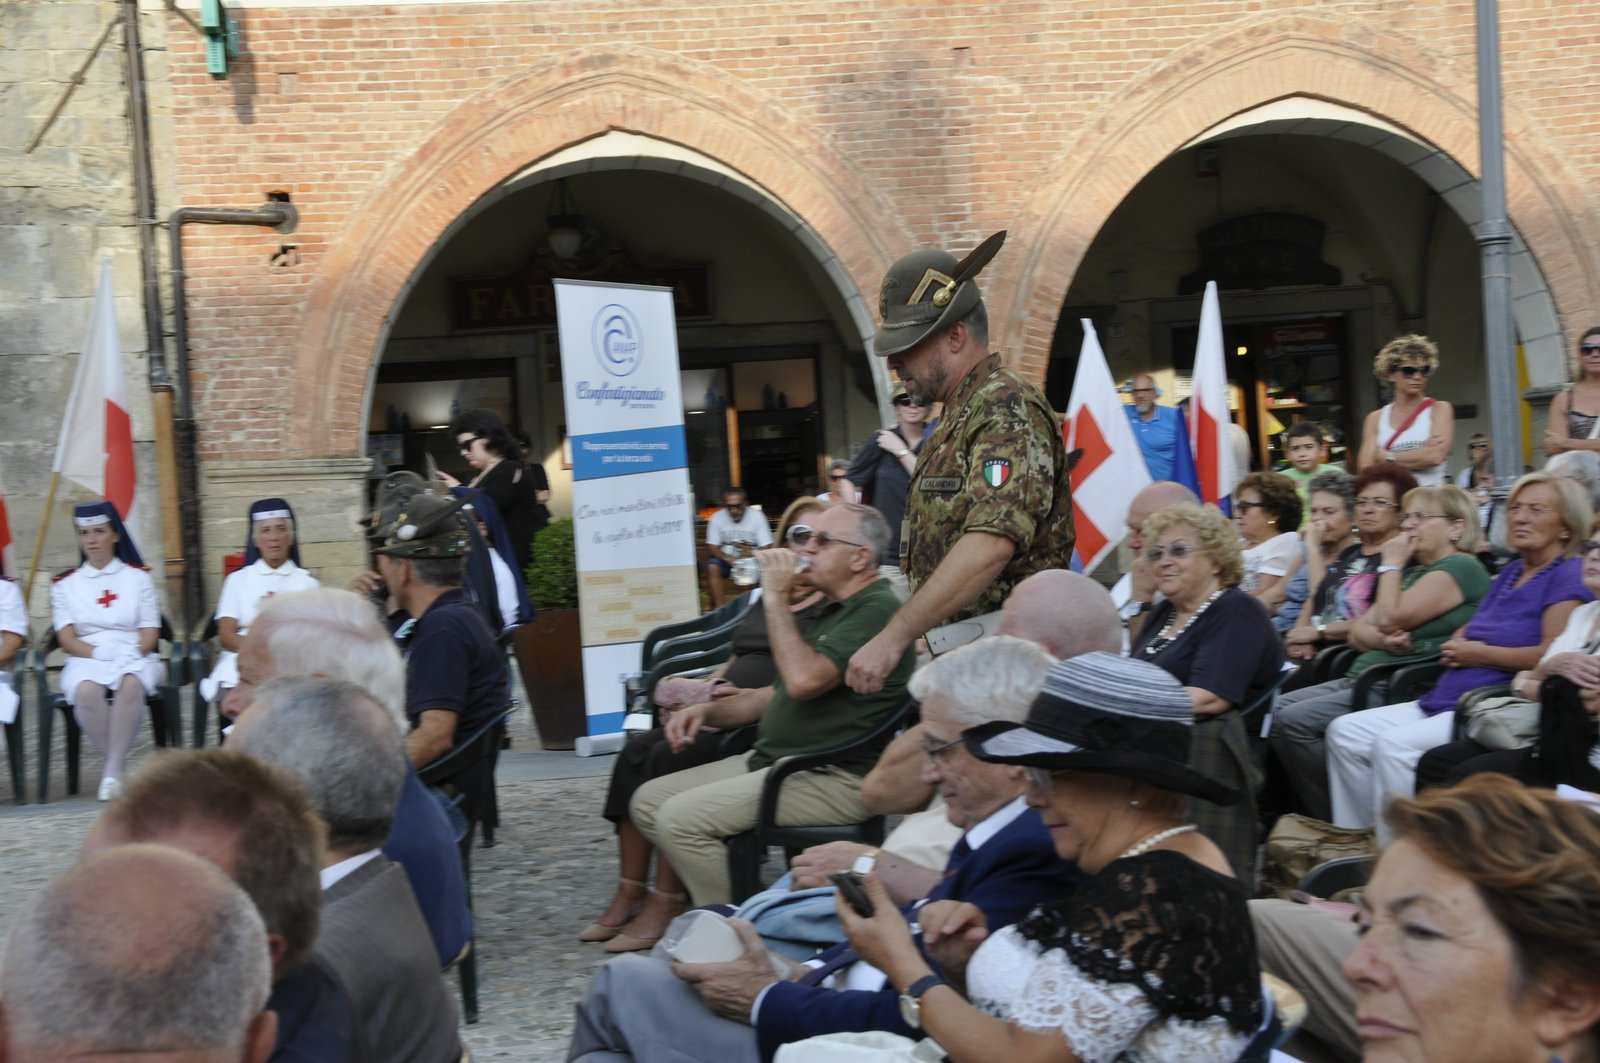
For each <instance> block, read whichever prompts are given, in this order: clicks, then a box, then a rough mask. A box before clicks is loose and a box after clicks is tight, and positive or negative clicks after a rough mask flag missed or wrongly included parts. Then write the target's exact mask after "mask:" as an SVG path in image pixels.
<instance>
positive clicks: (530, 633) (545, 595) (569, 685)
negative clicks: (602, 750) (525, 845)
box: [512, 519, 588, 749]
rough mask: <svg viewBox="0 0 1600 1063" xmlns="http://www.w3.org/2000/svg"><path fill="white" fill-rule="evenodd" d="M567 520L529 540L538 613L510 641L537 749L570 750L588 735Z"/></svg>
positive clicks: (572, 552) (572, 546) (572, 551)
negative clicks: (537, 745) (527, 705)
mask: <svg viewBox="0 0 1600 1063" xmlns="http://www.w3.org/2000/svg"><path fill="white" fill-rule="evenodd" d="M572 536H573V525H572V521H571V520H570V519H564V520H556V521H551V522H550V523H549V525H547V526H546V527H545V528H543V529H542V530H540V532H539V533H538V534H537V535H535V536H534V537H533V550H532V555H533V556H532V559H531V560H530V561H529V563H528V568H527V572H526V573H525V575H526V577H527V580H528V597H530V598H532V599H533V604H534V606H535V608H536V609H537V610H538V615H537V616H535V617H534V618H533V622H532V623H528V624H523V625H522V626H521V627H519V628H517V629H516V631H515V632H514V634H513V636H512V646H513V648H514V650H515V652H516V655H517V667H518V668H519V669H520V670H521V672H522V685H523V687H524V688H526V689H527V692H528V704H529V707H530V708H531V709H532V710H533V722H534V725H535V726H536V727H537V728H538V729H539V744H540V745H542V746H543V747H544V748H545V749H571V748H572V747H573V745H574V744H575V743H576V742H577V740H578V738H579V737H580V736H581V735H584V734H586V733H588V721H587V718H586V715H585V711H584V694H583V638H582V633H581V631H580V629H579V626H578V557H577V547H576V546H575V544H574V543H573V538H572Z"/></svg>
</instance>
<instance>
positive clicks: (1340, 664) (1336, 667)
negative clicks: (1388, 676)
mask: <svg viewBox="0 0 1600 1063" xmlns="http://www.w3.org/2000/svg"><path fill="white" fill-rule="evenodd" d="M1359 656H1361V651H1360V650H1358V649H1356V648H1355V647H1354V646H1345V645H1342V644H1341V645H1338V646H1329V647H1327V648H1326V649H1323V650H1320V651H1318V653H1317V655H1316V656H1315V657H1313V658H1312V659H1311V664H1310V668H1311V684H1312V685H1315V684H1317V683H1326V682H1327V681H1328V680H1330V679H1338V678H1340V677H1341V676H1343V675H1344V674H1345V673H1346V672H1348V671H1349V670H1350V666H1351V665H1352V664H1354V663H1355V659H1356V658H1357V657H1359Z"/></svg>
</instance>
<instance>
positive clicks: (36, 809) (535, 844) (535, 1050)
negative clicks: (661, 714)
mask: <svg viewBox="0 0 1600 1063" xmlns="http://www.w3.org/2000/svg"><path fill="white" fill-rule="evenodd" d="M524 704H525V702H524ZM32 709H33V706H32V704H31V699H30V703H29V704H28V705H27V711H28V712H29V713H30V715H31V713H32ZM514 721H515V722H514V724H513V727H512V738H513V745H512V748H511V749H510V750H508V751H506V752H505V753H504V754H502V758H501V762H500V771H499V794H500V808H501V819H502V826H501V828H500V830H499V831H498V832H497V834H496V840H497V842H498V844H496V845H495V847H494V848H492V849H483V848H479V849H477V850H475V851H474V853H473V864H472V870H473V890H474V895H475V899H476V905H477V917H478V948H479V959H478V980H479V999H480V1010H481V1019H480V1021H479V1022H478V1024H477V1025H475V1026H467V1027H463V1028H462V1036H463V1039H464V1040H465V1041H466V1043H467V1045H468V1046H469V1047H470V1048H471V1049H472V1055H473V1058H474V1059H475V1060H515V1061H519V1063H544V1061H547V1060H548V1061H559V1060H562V1059H565V1057H566V1044H567V1038H568V1035H569V1031H570V1030H571V1027H572V1003H573V1001H574V1000H576V999H577V997H578V995H579V993H580V992H581V991H582V989H583V987H584V985H585V984H586V983H587V982H588V980H589V977H590V975H591V974H592V973H593V972H594V969H595V968H596V967H598V966H599V964H600V962H601V960H602V958H604V957H605V953H603V952H602V951H601V950H600V946H598V945H584V944H581V943H580V942H579V941H578V932H579V931H580V930H581V929H583V927H584V926H586V925H587V924H588V923H589V921H590V920H592V919H593V918H594V917H595V916H596V915H597V914H599V912H600V909H601V907H602V906H603V905H604V904H605V902H606V900H607V899H608V898H609V897H610V894H611V890H612V888H613V886H614V884H615V878H614V876H615V871H616V847H615V843H614V842H613V841H612V833H611V825H610V824H609V823H607V822H606V821H605V820H604V819H602V818H601V817H600V815H599V808H600V802H601V798H602V796H603V794H604V791H605V785H606V781H607V779H608V777H609V776H610V772H611V764H612V762H613V760H614V758H613V757H593V758H587V759H585V758H581V757H577V756H574V755H573V754H571V753H544V752H539V751H538V749H539V746H538V743H537V740H536V737H535V735H534V731H533V726H532V723H531V722H530V719H529V714H528V712H527V711H526V710H523V711H521V712H519V713H518V714H517V715H516V716H515V717H514ZM29 722H30V723H31V719H30V721H29ZM30 730H31V728H30ZM60 743H61V738H60V728H59V727H58V728H57V729H56V742H55V744H56V746H57V755H56V766H55V768H54V769H53V774H52V778H51V791H52V795H53V800H52V803H50V804H47V805H38V804H29V805H27V806H24V807H21V808H17V807H14V806H13V805H12V804H11V803H10V790H9V778H8V779H6V780H5V782H6V785H5V787H4V788H3V789H0V793H3V794H4V797H3V798H0V867H3V868H4V869H5V872H4V874H3V875H0V934H4V932H5V931H6V929H7V928H8V927H9V925H10V917H11V914H12V913H13V912H15V911H16V909H17V907H18V906H19V905H20V904H21V903H22V901H23V900H24V899H25V898H27V897H28V896H30V895H31V894H32V893H33V892H34V891H35V890H37V889H38V888H39V887H40V886H42V885H43V884H44V883H45V882H47V881H48V880H49V879H50V878H51V877H53V876H55V875H57V874H59V873H60V872H62V871H64V870H65V869H66V868H67V867H68V866H70V865H71V863H72V862H73V860H74V859H76V856H77V851H78V847H79V845H80V844H81V843H82V840H83V837H84V835H85V834H86V833H87V832H88V829H89V826H90V824H91V823H93V821H94V819H95V817H96V816H97V815H98V814H99V810H100V805H99V803H98V802H96V801H95V800H94V788H95V785H96V784H97V783H98V781H99V777H100V776H99V773H100V764H101V760H100V757H99V755H98V754H97V753H94V752H93V751H92V750H90V749H88V748H86V749H85V752H84V761H83V778H84V789H85V790H86V791H87V795H79V796H77V797H74V798H67V797H66V793H65V782H64V774H65V773H64V772H63V771H62V770H61V756H60V752H59V750H60ZM142 744H143V745H144V746H145V747H148V728H146V729H145V734H144V738H143V743H142ZM85 745H86V747H87V743H85ZM28 750H29V754H30V757H29V760H30V763H29V765H28V771H29V776H30V782H33V781H34V779H33V776H32V773H33V771H34V763H33V753H34V747H33V740H32V736H31V735H30V736H29V740H28ZM149 755H151V754H150V751H149V750H148V748H144V749H142V750H141V751H138V752H136V753H135V761H134V763H135V764H136V765H137V763H138V761H139V760H141V759H143V758H145V757H148V756H149ZM0 770H3V769H0ZM32 798H33V794H32V792H31V788H30V793H29V799H30V801H31V800H32ZM450 981H451V990H452V993H453V994H455V995H456V998H457V1000H458V1001H459V999H460V998H459V994H458V993H457V983H456V980H455V977H454V976H453V975H452V976H451V979H450Z"/></svg>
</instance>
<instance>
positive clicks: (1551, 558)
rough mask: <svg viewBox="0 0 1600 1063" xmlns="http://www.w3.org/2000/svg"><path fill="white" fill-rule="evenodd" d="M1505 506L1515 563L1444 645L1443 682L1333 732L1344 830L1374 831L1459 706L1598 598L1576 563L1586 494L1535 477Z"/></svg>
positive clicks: (1446, 736)
mask: <svg viewBox="0 0 1600 1063" xmlns="http://www.w3.org/2000/svg"><path fill="white" fill-rule="evenodd" d="M1507 503H1508V504H1507V506H1506V515H1507V518H1508V521H1509V529H1510V539H1511V545H1512V547H1514V548H1515V549H1516V551H1517V558H1516V560H1514V561H1512V562H1511V563H1510V564H1508V565H1507V566H1506V567H1505V568H1504V569H1503V570H1502V571H1501V573H1500V574H1499V575H1498V576H1496V577H1495V579H1494V582H1493V583H1492V584H1490V586H1489V591H1488V593H1487V594H1485V595H1484V598H1483V601H1482V602H1480V603H1479V605H1478V611H1477V613H1475V614H1474V615H1473V618H1472V619H1471V620H1470V621H1468V622H1467V624H1466V625H1465V626H1464V627H1462V628H1461V630H1459V631H1457V632H1456V634H1455V636H1454V637H1452V638H1451V639H1450V640H1449V641H1448V642H1446V643H1445V644H1444V646H1443V649H1442V653H1443V658H1444V664H1445V668H1446V671H1445V673H1444V676H1443V677H1442V678H1441V679H1440V680H1439V682H1438V683H1437V684H1436V685H1435V686H1434V688H1433V689H1432V690H1430V691H1428V692H1427V693H1426V694H1424V695H1423V696H1422V697H1421V698H1419V699H1418V700H1416V701H1407V702H1402V703H1400V704H1398V705H1383V706H1380V707H1379V708H1376V709H1367V710H1366V711H1364V712H1353V713H1350V714H1349V715H1347V716H1342V717H1340V718H1339V719H1337V720H1335V721H1334V722H1333V723H1331V724H1329V725H1328V733H1327V742H1328V781H1329V784H1330V789H1331V792H1332V797H1333V821H1334V822H1335V823H1337V824H1338V825H1339V826H1341V827H1370V826H1372V825H1373V824H1374V823H1375V822H1376V821H1377V817H1378V813H1379V812H1380V811H1381V810H1382V805H1383V803H1384V801H1385V800H1386V799H1387V797H1388V796H1389V795H1391V794H1397V793H1398V794H1410V793H1412V792H1413V788H1414V781H1415V773H1416V768H1417V761H1418V759H1419V758H1421V756H1422V754H1423V753H1425V752H1427V751H1428V750H1430V749H1432V748H1433V747H1434V746H1438V745H1443V744H1444V743H1446V742H1448V741H1450V731H1451V725H1452V719H1453V713H1452V710H1454V709H1455V707H1456V701H1457V699H1459V698H1460V697H1461V696H1462V695H1463V694H1465V693H1467V692H1468V691H1472V690H1476V689H1477V688H1479V687H1483V686H1490V685H1492V684H1498V683H1505V682H1507V681H1508V680H1510V678H1511V676H1512V675H1513V674H1515V673H1516V672H1518V671H1520V670H1522V669H1525V668H1532V667H1533V666H1534V665H1535V664H1537V663H1538V661H1539V658H1540V657H1541V656H1542V655H1543V654H1544V651H1545V647H1546V646H1548V645H1549V644H1550V640H1551V639H1553V638H1555V637H1556V635H1558V634H1560V633H1561V630H1562V628H1564V627H1565V626H1566V623H1567V617H1568V616H1569V615H1571V613H1572V611H1573V610H1574V609H1576V608H1577V607H1578V606H1579V605H1581V604H1582V603H1584V602H1587V601H1592V600H1593V597H1594V596H1593V595H1591V594H1590V593H1589V591H1588V590H1587V589H1586V588H1585V587H1584V586H1583V565H1582V562H1581V561H1579V560H1578V558H1577V557H1576V556H1575V554H1576V552H1577V549H1578V544H1579V543H1581V542H1582V541H1583V538H1584V535H1585V534H1586V531H1587V529H1588V527H1589V522H1590V521H1591V520H1592V519H1593V518H1594V511H1593V509H1592V508H1591V506H1590V503H1589V498H1588V495H1587V494H1585V492H1584V491H1583V489H1582V488H1581V487H1580V486H1579V485H1578V484H1577V483H1576V482H1575V481H1573V480H1569V479H1567V478H1565V477H1562V476H1554V475H1552V474H1550V473H1545V472H1534V473H1529V474H1528V475H1526V476H1524V477H1522V479H1520V480H1518V481H1517V482H1516V484H1514V485H1513V486H1512V488H1511V494H1510V496H1509V497H1508V498H1507ZM1435 516H1436V515H1435V514H1430V513H1408V514H1406V520H1407V523H1409V524H1412V525H1418V524H1422V523H1425V522H1426V521H1428V520H1431V519H1433V518H1434V517H1435Z"/></svg>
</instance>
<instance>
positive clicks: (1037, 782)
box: [1022, 768, 1067, 794]
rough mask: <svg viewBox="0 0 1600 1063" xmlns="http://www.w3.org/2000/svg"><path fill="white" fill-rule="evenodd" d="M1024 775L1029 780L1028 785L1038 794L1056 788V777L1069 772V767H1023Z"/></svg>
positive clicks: (1046, 792)
mask: <svg viewBox="0 0 1600 1063" xmlns="http://www.w3.org/2000/svg"><path fill="white" fill-rule="evenodd" d="M1022 774H1023V777H1024V778H1026V779H1027V781H1028V787H1029V789H1031V790H1032V791H1033V792H1034V793H1036V794H1048V793H1049V792H1050V791H1052V790H1054V789H1055V788H1056V779H1058V778H1060V777H1061V776H1063V775H1065V774H1067V769H1065V768H1057V769H1055V770H1051V769H1050V768H1023V769H1022Z"/></svg>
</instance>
